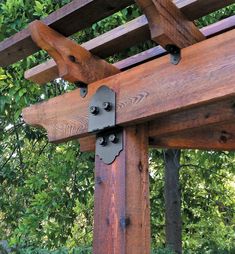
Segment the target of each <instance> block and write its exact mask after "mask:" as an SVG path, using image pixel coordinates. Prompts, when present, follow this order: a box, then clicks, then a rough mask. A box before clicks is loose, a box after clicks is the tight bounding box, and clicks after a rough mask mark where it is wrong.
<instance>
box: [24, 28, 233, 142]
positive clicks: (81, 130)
mask: <svg viewBox="0 0 235 254" xmlns="http://www.w3.org/2000/svg"><path fill="white" fill-rule="evenodd" d="M225 45H226V46H225ZM234 47H235V30H232V31H229V32H227V33H224V34H222V35H219V36H216V37H213V38H211V39H208V40H205V41H203V42H200V43H197V44H195V45H193V46H191V47H188V48H185V49H183V50H182V56H183V57H182V61H181V64H180V65H177V66H173V65H172V64H171V63H169V60H168V56H163V57H161V58H159V59H156V60H153V61H150V62H148V63H145V64H143V65H140V66H138V67H134V68H132V69H131V70H128V71H126V72H122V73H119V74H117V75H114V76H112V77H109V78H106V79H103V80H100V81H97V82H95V83H93V84H92V85H91V86H90V89H89V92H88V94H87V96H86V98H84V99H81V98H79V97H80V96H79V91H78V90H74V91H72V92H70V93H66V94H64V95H62V96H58V97H55V98H53V99H50V100H49V101H46V102H43V103H41V104H37V105H33V106H31V107H29V108H26V109H24V111H23V116H24V119H25V121H26V122H27V123H28V124H31V125H40V126H43V127H44V128H46V129H47V131H48V136H49V139H50V141H52V142H62V141H66V140H71V139H74V138H80V137H85V136H88V135H90V133H88V107H89V102H90V101H91V98H92V96H93V95H94V93H95V92H96V90H97V89H98V88H99V87H100V86H102V85H104V84H105V85H106V86H108V87H109V88H111V89H113V90H114V91H115V92H116V98H117V108H116V124H117V125H121V126H126V125H133V124H135V123H140V122H146V121H150V120H153V119H156V118H157V117H161V116H163V115H166V116H167V115H169V114H170V113H173V112H181V111H183V110H186V109H189V108H196V107H198V106H202V105H206V104H208V103H211V102H216V101H221V100H223V99H226V98H232V97H234V96H235V76H234V73H235V52H234V51H233V50H232V49H233V48H234ZM212 48H213V49H216V50H213V52H212V51H211V49H212ZM199 53H200V54H199Z"/></svg>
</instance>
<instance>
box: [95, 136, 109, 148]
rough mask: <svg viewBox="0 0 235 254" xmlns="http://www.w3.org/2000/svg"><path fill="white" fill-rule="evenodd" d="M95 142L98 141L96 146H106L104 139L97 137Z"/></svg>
mask: <svg viewBox="0 0 235 254" xmlns="http://www.w3.org/2000/svg"><path fill="white" fill-rule="evenodd" d="M97 141H98V144H99V145H101V146H106V144H107V142H106V140H105V138H104V137H98V139H97Z"/></svg>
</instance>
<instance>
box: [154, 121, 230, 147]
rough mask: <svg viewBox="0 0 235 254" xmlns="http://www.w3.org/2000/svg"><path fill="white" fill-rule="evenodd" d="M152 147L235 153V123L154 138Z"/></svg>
mask: <svg viewBox="0 0 235 254" xmlns="http://www.w3.org/2000/svg"><path fill="white" fill-rule="evenodd" d="M150 145H151V147H154V148H159V147H161V148H174V149H201V150H222V151H235V123H234V122H231V123H226V124H220V125H217V126H211V127H206V128H199V129H197V130H190V131H187V132H183V133H178V134H175V135H169V136H164V137H159V138H152V139H151V143H150Z"/></svg>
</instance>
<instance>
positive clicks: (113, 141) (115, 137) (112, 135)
mask: <svg viewBox="0 0 235 254" xmlns="http://www.w3.org/2000/svg"><path fill="white" fill-rule="evenodd" d="M109 141H110V142H112V143H117V142H118V138H117V136H116V134H110V135H109Z"/></svg>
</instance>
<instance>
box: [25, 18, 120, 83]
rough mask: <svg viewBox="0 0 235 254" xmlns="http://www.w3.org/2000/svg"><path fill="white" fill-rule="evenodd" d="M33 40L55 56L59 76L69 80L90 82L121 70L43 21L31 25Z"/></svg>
mask: <svg viewBox="0 0 235 254" xmlns="http://www.w3.org/2000/svg"><path fill="white" fill-rule="evenodd" d="M29 30H30V33H31V37H32V39H33V41H34V42H35V43H36V44H37V45H38V47H40V48H42V49H44V50H46V51H47V52H48V53H49V55H50V56H52V57H53V59H54V60H55V62H56V64H57V66H58V72H59V77H60V78H63V79H65V80H67V81H69V82H72V83H75V82H83V83H85V84H90V83H92V82H95V81H97V80H100V79H103V78H106V77H109V76H112V75H114V74H117V73H119V72H120V71H119V70H118V69H117V68H116V67H115V66H113V65H112V64H109V63H107V62H106V61H105V60H103V59H100V58H98V57H96V56H93V55H92V54H91V53H90V52H89V51H88V50H86V49H84V48H83V47H81V46H80V45H78V44H77V43H76V42H74V41H72V40H70V39H68V38H66V37H64V36H63V35H61V34H59V33H58V32H56V31H55V30H53V29H51V28H50V27H48V26H47V25H45V24H44V23H43V22H41V21H38V20H36V21H34V22H32V23H31V24H30V25H29Z"/></svg>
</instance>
